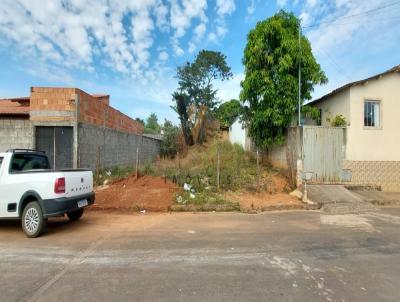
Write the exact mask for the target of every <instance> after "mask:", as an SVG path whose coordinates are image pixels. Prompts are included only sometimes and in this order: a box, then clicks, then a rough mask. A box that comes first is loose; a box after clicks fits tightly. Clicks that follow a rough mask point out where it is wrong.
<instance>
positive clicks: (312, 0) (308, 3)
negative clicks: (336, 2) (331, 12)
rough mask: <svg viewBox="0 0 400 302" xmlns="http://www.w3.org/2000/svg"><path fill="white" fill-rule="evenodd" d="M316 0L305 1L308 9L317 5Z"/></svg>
mask: <svg viewBox="0 0 400 302" xmlns="http://www.w3.org/2000/svg"><path fill="white" fill-rule="evenodd" d="M317 3H318V0H307V5H308V6H309V7H314V6H315V5H317Z"/></svg>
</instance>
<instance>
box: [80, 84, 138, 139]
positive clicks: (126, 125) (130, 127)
mask: <svg viewBox="0 0 400 302" xmlns="http://www.w3.org/2000/svg"><path fill="white" fill-rule="evenodd" d="M76 91H77V93H78V95H79V102H80V103H79V104H80V106H79V121H80V122H84V123H88V124H93V125H98V126H102V127H107V128H111V129H115V130H119V131H123V132H128V133H134V134H142V133H143V126H142V125H141V124H140V123H139V122H137V121H135V120H133V119H131V118H130V117H129V116H127V115H125V114H123V113H121V112H120V111H118V110H116V109H114V108H112V107H111V106H108V105H107V103H105V102H104V101H101V100H99V99H98V98H96V97H93V96H91V95H90V94H87V93H85V92H84V91H82V90H79V89H77V90H76Z"/></svg>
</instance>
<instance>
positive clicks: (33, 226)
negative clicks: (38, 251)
mask: <svg viewBox="0 0 400 302" xmlns="http://www.w3.org/2000/svg"><path fill="white" fill-rule="evenodd" d="M45 227H46V219H45V218H44V217H43V212H42V208H41V207H40V205H39V203H38V202H37V201H31V202H30V203H28V204H27V205H26V206H25V208H24V210H23V212H22V229H23V230H24V232H25V234H26V236H28V237H29V238H35V237H38V236H39V235H40V234H41V233H42V232H43V230H44V229H45Z"/></svg>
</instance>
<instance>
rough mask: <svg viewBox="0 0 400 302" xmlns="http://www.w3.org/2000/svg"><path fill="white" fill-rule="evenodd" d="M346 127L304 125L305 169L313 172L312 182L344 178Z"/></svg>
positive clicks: (334, 181)
mask: <svg viewBox="0 0 400 302" xmlns="http://www.w3.org/2000/svg"><path fill="white" fill-rule="evenodd" d="M344 132H345V129H344V128H332V127H315V126H304V127H303V159H304V162H303V163H304V164H303V171H304V172H312V182H316V183H337V182H340V181H341V180H342V175H343V169H342V162H343V159H344V156H345V154H344Z"/></svg>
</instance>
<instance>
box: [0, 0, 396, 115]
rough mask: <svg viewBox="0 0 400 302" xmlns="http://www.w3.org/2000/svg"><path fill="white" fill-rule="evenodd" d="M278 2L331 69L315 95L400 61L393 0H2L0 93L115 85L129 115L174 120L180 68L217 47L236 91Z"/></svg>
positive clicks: (228, 88) (112, 89) (231, 91)
mask: <svg viewBox="0 0 400 302" xmlns="http://www.w3.org/2000/svg"><path fill="white" fill-rule="evenodd" d="M281 8H283V9H285V10H288V11H292V12H294V13H295V14H296V15H297V16H300V17H301V19H302V25H303V26H304V33H305V34H306V35H307V37H308V38H309V39H310V41H311V43H312V47H313V51H314V55H315V56H316V58H317V60H318V62H319V63H320V64H321V66H322V68H323V70H324V71H325V72H326V74H327V76H328V79H329V83H328V84H327V85H325V86H323V87H316V89H315V92H314V97H318V96H320V95H322V94H324V93H327V92H329V91H331V90H333V89H334V88H337V87H338V86H340V85H343V84H345V83H347V82H350V81H354V80H358V79H361V78H364V77H367V76H370V75H373V74H375V73H379V72H381V71H384V70H386V69H389V68H391V67H393V66H395V65H398V64H400V51H399V46H400V22H399V21H400V1H395V0H369V1H364V0H352V1H347V0H336V1H335V0H324V1H322V0H307V1H301V0H277V1H275V0H271V1H267V0H265V1H262V0H242V1H238V0H236V1H235V0H210V1H207V0H170V1H166V0H140V1H138V0H136V1H127V0H118V1H117V0H109V1H106V0H104V1H102V0H98V1H89V0H52V1H42V0H3V1H2V5H1V6H0V62H1V68H0V98H5V97H13V96H25V95H28V94H29V87H30V86H68V87H78V88H81V89H83V90H85V91H87V92H89V93H107V94H110V95H111V104H112V105H113V106H114V107H116V108H117V109H119V110H121V111H123V112H124V113H127V114H128V115H130V116H132V117H141V118H145V117H147V116H148V115H149V114H150V113H151V112H156V113H157V115H158V116H159V118H160V120H163V119H164V118H168V119H170V120H173V121H177V117H176V114H175V113H174V112H173V111H172V110H171V109H170V108H169V106H170V105H171V104H172V103H171V93H172V92H173V91H174V90H175V89H176V80H175V79H174V73H175V70H176V67H177V66H179V65H181V64H183V63H184V62H185V61H187V60H192V59H193V58H194V56H195V55H196V53H197V52H198V51H199V50H201V49H210V50H218V51H221V52H222V53H224V54H225V55H226V56H227V60H228V63H229V65H230V66H231V68H232V71H233V73H234V77H233V79H232V80H230V81H228V82H223V83H217V87H218V88H219V97H220V98H221V100H229V99H230V98H237V97H238V94H239V92H240V81H241V80H242V79H243V65H242V62H241V60H242V56H243V49H244V46H245V44H246V35H247V33H248V32H249V30H251V29H252V28H254V26H255V25H256V23H257V22H258V21H260V20H263V19H265V18H268V17H269V16H271V15H273V14H274V13H276V12H277V11H278V10H279V9H281ZM335 20H336V21H335ZM315 24H319V25H316V26H313V25H315ZM310 26H312V27H310Z"/></svg>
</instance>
